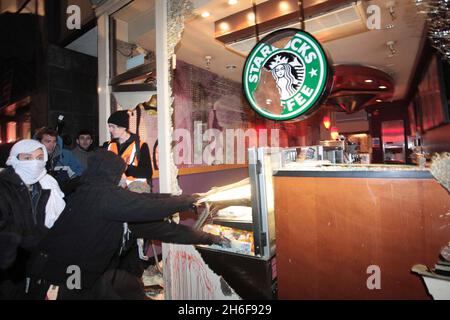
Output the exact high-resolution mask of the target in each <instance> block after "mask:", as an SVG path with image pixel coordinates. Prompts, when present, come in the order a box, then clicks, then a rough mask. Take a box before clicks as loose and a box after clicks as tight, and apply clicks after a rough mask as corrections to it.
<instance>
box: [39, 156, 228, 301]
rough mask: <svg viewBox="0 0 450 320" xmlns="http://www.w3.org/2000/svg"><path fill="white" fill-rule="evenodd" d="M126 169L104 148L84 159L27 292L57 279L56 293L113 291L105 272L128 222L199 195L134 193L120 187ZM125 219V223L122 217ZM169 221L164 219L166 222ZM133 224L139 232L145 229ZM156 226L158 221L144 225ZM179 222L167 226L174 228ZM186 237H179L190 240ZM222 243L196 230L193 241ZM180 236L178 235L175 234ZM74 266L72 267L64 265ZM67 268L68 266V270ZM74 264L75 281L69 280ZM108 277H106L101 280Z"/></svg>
mask: <svg viewBox="0 0 450 320" xmlns="http://www.w3.org/2000/svg"><path fill="white" fill-rule="evenodd" d="M125 170H126V165H125V163H124V161H123V160H122V159H121V158H120V157H118V156H117V155H115V154H113V153H112V152H108V151H106V150H104V149H99V150H97V151H95V152H94V153H93V155H92V156H91V157H90V158H89V159H88V168H87V169H86V171H85V173H84V174H83V176H82V178H81V180H82V184H81V186H80V187H79V188H78V189H77V190H76V191H75V193H74V194H73V196H72V198H71V199H70V200H69V201H68V203H67V206H66V208H65V210H64V212H63V213H62V214H61V217H60V218H59V219H58V221H57V222H56V223H55V225H54V227H53V228H52V229H51V230H50V232H49V233H48V234H47V235H46V237H45V239H43V240H42V241H41V243H40V246H39V252H38V253H37V254H36V255H35V256H36V257H37V258H36V259H37V260H39V259H40V260H44V261H41V262H39V263H37V262H36V263H35V264H36V265H39V266H41V268H40V269H39V270H36V272H35V273H34V274H33V275H32V278H31V279H32V280H31V286H32V288H31V294H32V296H33V297H34V298H39V297H40V298H42V297H43V296H44V295H45V292H47V289H48V288H49V286H50V285H57V286H58V287H59V289H58V299H95V298H103V299H109V298H112V297H116V298H117V296H116V295H114V294H110V293H111V291H110V290H108V289H107V288H106V289H105V287H106V286H105V276H104V275H105V273H106V272H107V271H108V270H114V269H115V268H116V264H117V263H118V262H119V259H118V257H119V255H120V254H121V253H122V251H123V250H124V248H125V245H126V243H127V240H128V239H130V231H129V229H128V223H130V224H131V223H140V222H147V223H148V222H151V221H155V222H156V221H161V220H162V219H164V218H165V217H168V216H170V215H172V214H173V213H174V212H178V211H183V210H188V209H189V208H191V207H192V206H193V204H194V203H195V202H196V201H197V199H198V198H199V196H198V195H182V196H172V195H170V194H148V193H142V194H139V193H134V192H131V191H128V190H126V189H123V188H121V187H119V181H120V178H121V176H122V174H123V172H124V171H125ZM127 222H128V223H127ZM167 223H168V222H167ZM142 228H144V227H142V226H141V228H140V229H139V228H136V230H137V231H136V232H139V234H142V235H144V234H145V233H146V229H145V228H144V230H142ZM149 228H152V230H153V231H154V232H155V234H156V232H157V230H155V228H157V226H155V225H152V226H149ZM182 228H184V227H181V226H180V227H176V228H172V229H171V230H172V232H176V231H177V230H180V229H182ZM191 240H192V239H185V240H184V241H191ZM197 240H198V241H201V242H202V243H205V244H212V243H222V242H223V241H224V240H223V239H222V238H221V237H218V236H214V235H209V236H208V234H205V233H203V232H201V234H200V236H199V238H197V239H193V241H197ZM180 241H182V240H180ZM73 266H76V268H75V269H69V268H71V267H73ZM68 270H72V271H71V272H68ZM74 270H79V277H78V279H79V285H77V284H76V283H75V284H74V287H72V288H69V287H68V286H67V283H71V281H68V280H70V279H73V278H74V277H76V274H74V273H73V272H76V271H74ZM106 282H107V281H106Z"/></svg>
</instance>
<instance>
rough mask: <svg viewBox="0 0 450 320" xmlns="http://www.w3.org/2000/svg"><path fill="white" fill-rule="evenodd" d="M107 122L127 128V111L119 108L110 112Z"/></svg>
mask: <svg viewBox="0 0 450 320" xmlns="http://www.w3.org/2000/svg"><path fill="white" fill-rule="evenodd" d="M108 124H115V125H116V126H118V127H122V128H125V129H128V128H129V127H130V117H129V115H128V111H126V110H120V111H116V112H114V113H112V114H111V115H110V116H109V118H108Z"/></svg>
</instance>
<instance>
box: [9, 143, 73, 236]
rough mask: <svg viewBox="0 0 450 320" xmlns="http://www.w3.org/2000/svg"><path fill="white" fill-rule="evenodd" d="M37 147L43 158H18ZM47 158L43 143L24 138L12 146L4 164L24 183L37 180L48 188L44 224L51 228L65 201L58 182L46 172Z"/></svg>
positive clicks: (44, 187)
mask: <svg viewBox="0 0 450 320" xmlns="http://www.w3.org/2000/svg"><path fill="white" fill-rule="evenodd" d="M37 149H42V151H43V152H44V160H23V161H21V160H19V158H18V156H19V154H20V153H31V152H33V151H35V150H37ZM47 159H48V154H47V150H46V149H45V146H44V145H43V144H41V143H40V142H38V141H36V140H31V139H25V140H21V141H19V142H17V143H16V144H15V145H14V146H13V147H12V149H11V151H10V153H9V157H8V160H7V161H6V164H7V165H9V166H12V167H13V168H14V171H15V172H16V173H17V175H18V176H19V177H20V178H21V179H22V181H23V182H25V184H27V185H32V184H34V183H36V182H39V184H40V185H41V187H42V189H45V190H50V197H49V199H48V201H47V205H46V206H45V226H46V227H47V228H51V227H53V224H54V223H55V221H56V219H58V217H59V215H60V214H61V212H62V211H63V210H64V208H65V206H66V203H65V201H64V200H63V198H64V193H63V192H62V191H61V189H60V188H59V185H58V182H56V180H55V179H54V178H53V177H52V176H50V175H48V174H47V170H46V169H45V163H46V162H47Z"/></svg>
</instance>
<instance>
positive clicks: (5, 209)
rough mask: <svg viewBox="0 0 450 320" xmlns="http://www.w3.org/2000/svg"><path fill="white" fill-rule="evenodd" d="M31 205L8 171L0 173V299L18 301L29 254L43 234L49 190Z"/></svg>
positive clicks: (22, 186) (18, 181)
mask: <svg viewBox="0 0 450 320" xmlns="http://www.w3.org/2000/svg"><path fill="white" fill-rule="evenodd" d="M39 189H40V197H39V199H38V200H37V202H36V205H35V206H33V205H32V201H31V197H30V193H29V191H28V187H27V186H26V185H25V183H23V181H22V180H21V179H20V177H19V176H18V175H17V174H16V173H15V172H14V170H13V169H12V168H9V167H8V168H6V169H4V170H2V171H1V172H0V300H2V299H14V298H21V295H22V294H23V288H22V283H24V280H25V276H26V266H27V263H28V262H29V257H30V254H31V252H32V251H33V250H34V249H35V248H36V247H37V245H38V243H39V241H40V240H41V239H42V238H43V237H44V236H45V235H46V233H47V232H48V228H47V227H46V226H45V206H46V204H47V201H48V198H49V196H50V190H43V189H41V188H39Z"/></svg>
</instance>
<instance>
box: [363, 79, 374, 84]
mask: <svg viewBox="0 0 450 320" xmlns="http://www.w3.org/2000/svg"><path fill="white" fill-rule="evenodd" d="M364 82H365V83H372V82H373V80H372V79H366V80H364Z"/></svg>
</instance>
